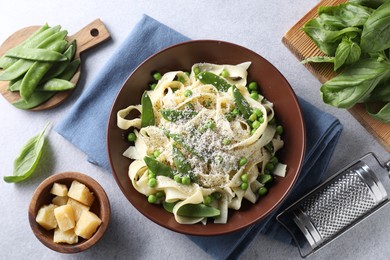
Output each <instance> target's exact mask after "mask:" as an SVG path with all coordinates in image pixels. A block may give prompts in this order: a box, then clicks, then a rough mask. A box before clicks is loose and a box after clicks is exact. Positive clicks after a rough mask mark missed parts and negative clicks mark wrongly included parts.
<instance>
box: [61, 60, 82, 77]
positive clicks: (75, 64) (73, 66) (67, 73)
mask: <svg viewBox="0 0 390 260" xmlns="http://www.w3.org/2000/svg"><path fill="white" fill-rule="evenodd" d="M79 66H80V59H77V60H73V61H72V62H71V63H69V64H68V66H66V68H65V70H64V71H63V72H61V74H60V75H58V76H57V78H59V79H64V80H71V79H72V78H73V76H74V75H75V73H76V72H77V69H78V68H79Z"/></svg>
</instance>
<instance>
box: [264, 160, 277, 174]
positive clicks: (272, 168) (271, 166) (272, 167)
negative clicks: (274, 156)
mask: <svg viewBox="0 0 390 260" xmlns="http://www.w3.org/2000/svg"><path fill="white" fill-rule="evenodd" d="M265 168H266V169H267V170H269V171H271V172H272V171H273V170H274V169H275V165H274V164H273V163H270V162H269V163H267V164H266V165H265Z"/></svg>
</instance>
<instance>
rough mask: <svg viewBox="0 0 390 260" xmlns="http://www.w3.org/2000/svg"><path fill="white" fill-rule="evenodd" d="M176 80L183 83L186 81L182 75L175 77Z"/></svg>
mask: <svg viewBox="0 0 390 260" xmlns="http://www.w3.org/2000/svg"><path fill="white" fill-rule="evenodd" d="M177 81H179V82H181V83H183V84H184V83H186V80H185V79H184V78H183V77H181V76H178V77H177Z"/></svg>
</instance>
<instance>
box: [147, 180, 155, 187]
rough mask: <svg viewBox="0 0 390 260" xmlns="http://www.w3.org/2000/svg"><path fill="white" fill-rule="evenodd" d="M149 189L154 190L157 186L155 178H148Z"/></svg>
mask: <svg viewBox="0 0 390 260" xmlns="http://www.w3.org/2000/svg"><path fill="white" fill-rule="evenodd" d="M148 184H149V187H151V188H154V187H156V186H157V179H156V178H150V179H149V181H148Z"/></svg>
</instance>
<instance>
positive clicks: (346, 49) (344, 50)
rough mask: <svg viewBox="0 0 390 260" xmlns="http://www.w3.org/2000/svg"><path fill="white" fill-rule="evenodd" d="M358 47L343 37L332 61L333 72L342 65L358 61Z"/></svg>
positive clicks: (359, 53) (359, 52) (359, 50)
mask: <svg viewBox="0 0 390 260" xmlns="http://www.w3.org/2000/svg"><path fill="white" fill-rule="evenodd" d="M361 52H362V51H361V49H360V46H359V45H358V44H357V43H355V42H354V41H353V40H351V39H350V38H348V37H344V38H343V39H342V41H341V42H340V44H339V46H338V47H337V49H336V54H335V59H334V70H337V69H339V68H340V67H341V66H343V65H344V64H346V65H348V64H352V63H355V62H357V61H358V60H359V59H360V55H361Z"/></svg>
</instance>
